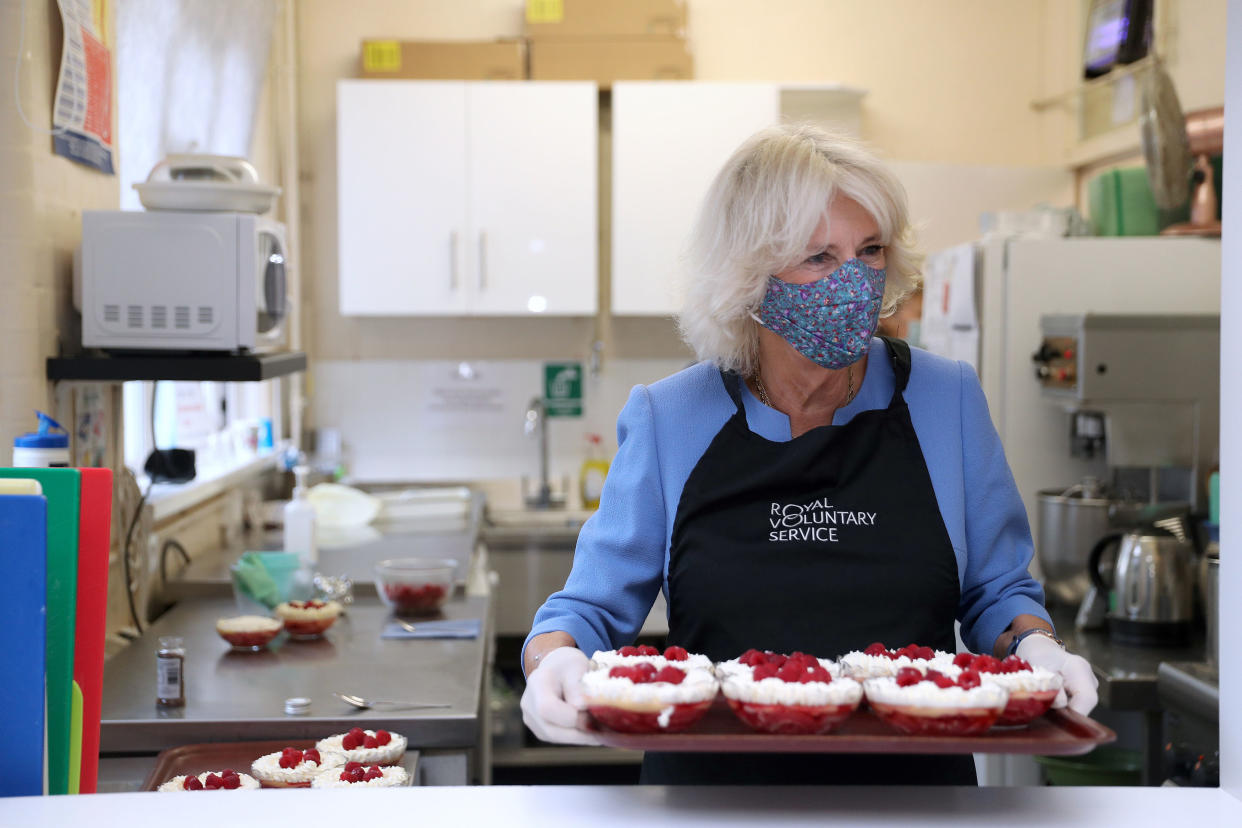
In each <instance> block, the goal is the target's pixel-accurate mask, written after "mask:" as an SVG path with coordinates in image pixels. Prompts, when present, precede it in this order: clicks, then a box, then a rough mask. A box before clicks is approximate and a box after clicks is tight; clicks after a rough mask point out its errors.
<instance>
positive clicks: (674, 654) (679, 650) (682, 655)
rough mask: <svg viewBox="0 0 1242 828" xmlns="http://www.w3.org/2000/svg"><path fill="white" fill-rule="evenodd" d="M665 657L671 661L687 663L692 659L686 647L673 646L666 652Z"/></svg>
mask: <svg viewBox="0 0 1242 828" xmlns="http://www.w3.org/2000/svg"><path fill="white" fill-rule="evenodd" d="M664 657H665V658H666V659H668V660H669V661H685V660H687V659H688V658H690V654H689V653H688V652H686V648H685V647H677V646H673V647H668V648H666V649H665V650H664Z"/></svg>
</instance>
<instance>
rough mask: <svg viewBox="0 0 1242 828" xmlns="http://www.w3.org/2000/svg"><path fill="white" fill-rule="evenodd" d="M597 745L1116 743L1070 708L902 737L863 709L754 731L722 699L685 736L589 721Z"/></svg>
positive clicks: (1003, 749) (792, 747)
mask: <svg viewBox="0 0 1242 828" xmlns="http://www.w3.org/2000/svg"><path fill="white" fill-rule="evenodd" d="M590 729H591V732H592V733H594V734H595V736H596V737H597V738H598V739H599V741H600V743H601V744H604V745H607V746H609V747H617V748H628V749H630V750H653V751H666V752H670V753H678V752H693V753H706V752H716V753H1022V754H1035V755H1040V756H1079V755H1081V754H1084V753H1090V752H1091V751H1092V750H1094V749H1095V748H1096V747H1097V746H1099V745H1103V744H1107V743H1109V742H1113V741H1116V739H1117V734H1116V733H1114V732H1113V731H1112V730H1110V729H1109V728H1107V727H1105V726H1104V725H1102V724H1100V723H1099V722H1096V721H1094V720H1093V719H1089V718H1087V717H1086V716H1083V715H1081V714H1079V713H1074V712H1072V711H1070V710H1066V709H1062V710H1050V711H1048V712H1047V713H1045V714H1044V715H1043V716H1040V717H1039V718H1037V719H1035V721H1033V722H1031V723H1030V724H1029V725H1025V726H1022V727H1005V728H993V729H992V730H989V731H988V732H987V733H984V734H983V735H981V736H907V735H905V734H903V733H899V732H897V731H896V730H894V729H893V728H892V727H890V726H889V725H887V724H885V723H884V722H882V721H880V720H879V719H878V718H877V717H876V715H875V713H873V712H872V711H871V710H869V709H867V708H866V706H865V705H864V706H863V707H860V708H859V709H858V710H857V711H855V713H854V715H853V716H851V717H850V718H848V719H846V720H845V721H844V722H843V723H842V724H841V726H840V728H838V729H837V730H836V731H835V732H833V733H827V734H824V735H822V736H785V735H778V734H772V733H758V732H756V731H753V730H751V729H750V728H749V727H747V726H746V725H745V724H743V723H742V721H741V720H740V719H738V718H737V717H736V716H734V715H733V712H732V711H731V710H729V706H728V704H727V703H725V702H724V701H723V700H720V699H717V700H716V703H715V704H714V705H712V707H711V708H710V709H709V710H708V711H707V713H706V714H704V716H703V718H702V719H700V720H699V721H698V722H696V723H695V724H694V726H693V727H691V728H690V729H689V730H688V731H686V732H685V733H617V732H614V731H611V730H608V729H607V728H604V727H601V726H600V725H599V724H597V723H596V722H595V721H594V720H592V721H591V725H590Z"/></svg>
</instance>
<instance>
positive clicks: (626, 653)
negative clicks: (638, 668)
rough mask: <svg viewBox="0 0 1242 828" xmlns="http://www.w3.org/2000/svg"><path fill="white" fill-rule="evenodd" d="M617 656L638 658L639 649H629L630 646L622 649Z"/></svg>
mask: <svg viewBox="0 0 1242 828" xmlns="http://www.w3.org/2000/svg"><path fill="white" fill-rule="evenodd" d="M617 655H619V656H625V657H629V656H636V655H638V648H637V647H628V646H627V647H622V648H621V649H619V650H617Z"/></svg>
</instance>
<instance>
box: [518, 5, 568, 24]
mask: <svg viewBox="0 0 1242 828" xmlns="http://www.w3.org/2000/svg"><path fill="white" fill-rule="evenodd" d="M564 19H565V2H564V0H526V22H527V23H560V22H562V21H563V20H564Z"/></svg>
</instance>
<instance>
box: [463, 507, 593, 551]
mask: <svg viewBox="0 0 1242 828" xmlns="http://www.w3.org/2000/svg"><path fill="white" fill-rule="evenodd" d="M591 514H592V513H591V512H587V511H580V510H574V511H569V510H565V509H547V510H535V509H492V508H488V509H487V511H486V512H484V515H483V523H482V525H481V526H480V527H479V531H480V535H481V537H482V539H483V541H484V542H485V543H488V544H489V545H496V544H505V545H508V544H518V545H523V544H526V543H528V542H547V543H560V544H569V545H570V547H572V546H573V544H574V542H575V541H576V540H577V539H578V530H580V529H581V528H582V524H584V523H586V520H587V518H589V517H590V516H591Z"/></svg>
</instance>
